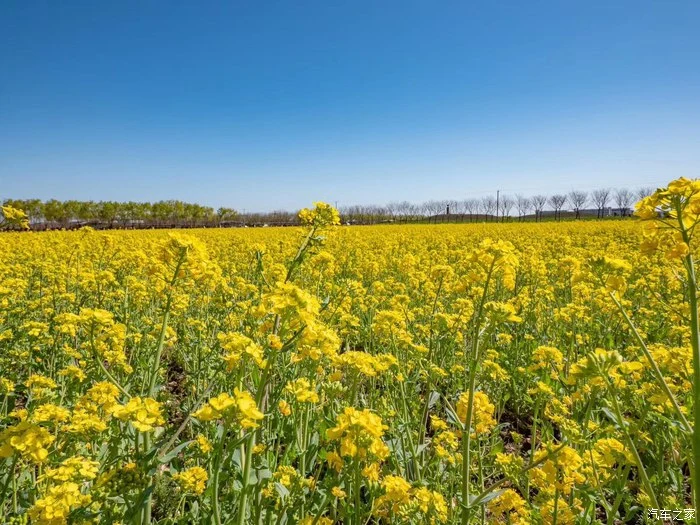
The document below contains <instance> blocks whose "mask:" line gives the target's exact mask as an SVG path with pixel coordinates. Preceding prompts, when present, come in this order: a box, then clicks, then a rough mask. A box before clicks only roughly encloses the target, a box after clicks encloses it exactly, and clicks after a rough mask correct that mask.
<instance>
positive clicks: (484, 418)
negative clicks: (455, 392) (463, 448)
mask: <svg viewBox="0 0 700 525" xmlns="http://www.w3.org/2000/svg"><path fill="white" fill-rule="evenodd" d="M469 397H470V396H469V392H464V393H463V394H462V395H461V396H459V400H458V401H457V407H456V408H457V416H458V417H459V420H460V421H461V422H462V424H466V421H467V409H468V407H469ZM494 411H495V407H494V406H493V404H492V403H491V402H490V401H489V398H488V396H487V395H486V394H484V393H483V392H474V402H473V405H472V425H471V426H472V428H473V429H474V434H473V435H477V436H478V435H479V434H486V433H487V432H490V431H491V429H492V428H493V427H494V426H496V420H495V419H494V418H493V414H494Z"/></svg>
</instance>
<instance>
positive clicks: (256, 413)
mask: <svg viewBox="0 0 700 525" xmlns="http://www.w3.org/2000/svg"><path fill="white" fill-rule="evenodd" d="M192 415H193V416H194V417H196V418H197V419H199V420H200V421H213V420H215V419H225V420H226V421H228V422H235V423H237V424H239V425H240V426H241V427H242V428H257V427H258V426H259V425H258V423H257V422H258V421H259V420H261V419H263V417H264V414H263V413H262V412H260V410H258V406H257V404H256V403H255V400H254V399H253V397H252V396H251V395H250V394H249V393H248V392H246V391H243V390H239V389H237V388H236V389H235V390H234V392H233V396H231V395H229V394H227V393H225V392H224V393H222V394H219V395H218V396H216V397H213V398H211V399H210V400H209V401H208V402H207V404H206V405H204V406H203V407H202V408H200V409H199V410H197V411H196V412H195V413H194V414H192Z"/></svg>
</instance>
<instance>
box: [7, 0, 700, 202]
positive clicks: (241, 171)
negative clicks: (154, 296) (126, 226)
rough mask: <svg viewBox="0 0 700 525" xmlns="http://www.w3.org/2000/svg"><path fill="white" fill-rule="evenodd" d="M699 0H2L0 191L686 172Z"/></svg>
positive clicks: (415, 183)
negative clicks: (415, 0)
mask: <svg viewBox="0 0 700 525" xmlns="http://www.w3.org/2000/svg"><path fill="white" fill-rule="evenodd" d="M699 27H700V2H699V1H698V0H689V1H681V0H678V1H675V0H668V1H662V0H658V1H646V0H629V1H621V0H620V1H615V0H605V1H597V0H592V1H568V0H556V1H551V2H539V1H534V0H532V1H522V0H517V1H503V0H501V1H496V2H493V1H483V2H472V1H466V0H462V1H459V2H450V1H444V2H434V1H427V0H426V1H422V2H413V1H407V0H401V1H388V0H380V1H377V0H372V1H363V0H353V1H345V2H339V1H332V0H319V1H294V2H292V1H285V2H282V1H267V2H238V1H221V2H200V1H197V2H195V1H191V2H176V1H169V2H160V1H155V0H153V1H134V2H132V1H126V0H124V1H122V0H120V1H97V2H95V1H94V0H90V1H85V2H73V1H69V0H68V1H60V2H54V1H49V0H46V1H41V2H38V1H33V0H17V1H13V0H4V1H3V2H0V198H2V197H13V198H29V197H39V198H42V199H48V198H59V199H69V198H74V199H94V200H160V199H168V198H177V199H183V200H188V201H194V202H200V203H202V204H208V205H212V206H215V207H216V206H221V205H225V206H232V207H235V208H237V209H240V210H243V209H246V210H248V211H251V210H269V209H273V208H287V209H293V208H298V207H300V206H305V205H308V204H310V203H311V202H312V201H314V200H327V201H329V202H333V201H338V204H339V205H341V206H342V205H343V204H354V203H365V204H367V203H385V202H388V201H391V200H404V199H407V200H412V201H421V200H427V199H446V198H452V199H457V198H468V197H470V196H477V197H480V196H483V195H484V194H486V193H487V192H492V191H495V190H496V189H501V190H502V191H505V192H510V193H516V192H522V193H525V194H531V193H536V192H553V191H567V190H570V189H574V188H576V189H591V188H594V187H597V186H623V185H624V186H630V187H637V186H647V185H651V186H656V185H660V184H662V183H664V182H666V181H668V180H670V179H671V178H675V177H678V176H687V177H696V176H700V173H699V170H698V166H700V29H699Z"/></svg>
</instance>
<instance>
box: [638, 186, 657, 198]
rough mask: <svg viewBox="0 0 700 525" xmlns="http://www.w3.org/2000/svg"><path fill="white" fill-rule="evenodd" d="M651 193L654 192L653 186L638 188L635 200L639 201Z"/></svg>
mask: <svg viewBox="0 0 700 525" xmlns="http://www.w3.org/2000/svg"><path fill="white" fill-rule="evenodd" d="M652 193H654V188H651V187H649V186H645V187H643V188H639V189H638V190H637V192H636V198H637V201H641V200H642V199H643V198H644V197H648V196H649V195H651V194H652Z"/></svg>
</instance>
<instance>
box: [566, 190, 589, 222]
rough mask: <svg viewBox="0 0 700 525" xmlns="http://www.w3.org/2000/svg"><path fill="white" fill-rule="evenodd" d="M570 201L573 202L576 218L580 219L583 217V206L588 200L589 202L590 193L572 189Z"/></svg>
mask: <svg viewBox="0 0 700 525" xmlns="http://www.w3.org/2000/svg"><path fill="white" fill-rule="evenodd" d="M569 202H570V203H571V207H572V208H573V209H574V212H575V213H576V218H577V219H578V218H580V217H581V208H583V207H584V206H585V205H586V202H588V193H586V192H585V191H576V190H571V191H570V192H569Z"/></svg>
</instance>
